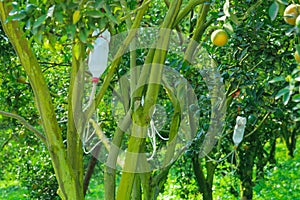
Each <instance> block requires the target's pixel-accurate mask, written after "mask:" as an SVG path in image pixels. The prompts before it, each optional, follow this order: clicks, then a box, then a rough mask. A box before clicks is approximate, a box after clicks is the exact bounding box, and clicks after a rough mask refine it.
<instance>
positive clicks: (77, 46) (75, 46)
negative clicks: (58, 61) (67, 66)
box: [73, 43, 80, 60]
mask: <svg viewBox="0 0 300 200" xmlns="http://www.w3.org/2000/svg"><path fill="white" fill-rule="evenodd" d="M73 48H74V49H73V54H74V56H75V58H76V59H77V60H78V59H79V56H80V45H79V44H78V43H76V44H75V45H74V47H73Z"/></svg>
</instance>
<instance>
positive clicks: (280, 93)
mask: <svg viewBox="0 0 300 200" xmlns="http://www.w3.org/2000/svg"><path fill="white" fill-rule="evenodd" d="M289 92H290V89H289V88H288V87H285V88H283V89H281V90H279V92H278V93H277V94H276V96H275V99H279V98H280V97H281V96H283V95H285V94H286V93H289Z"/></svg>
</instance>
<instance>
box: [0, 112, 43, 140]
mask: <svg viewBox="0 0 300 200" xmlns="http://www.w3.org/2000/svg"><path fill="white" fill-rule="evenodd" d="M0 114H1V115H3V116H6V117H10V118H14V119H16V120H18V121H19V122H20V123H21V124H23V125H24V126H25V127H26V128H27V129H28V130H30V131H32V132H33V133H34V134H35V135H36V136H37V137H38V138H39V139H41V140H42V142H43V143H45V144H46V143H47V140H46V137H45V136H44V135H43V134H42V133H41V132H40V131H38V130H37V129H35V128H34V127H33V126H32V125H31V124H29V123H28V122H27V121H26V120H25V119H24V118H23V117H21V116H20V115H17V114H13V113H9V112H5V111H2V110H0Z"/></svg>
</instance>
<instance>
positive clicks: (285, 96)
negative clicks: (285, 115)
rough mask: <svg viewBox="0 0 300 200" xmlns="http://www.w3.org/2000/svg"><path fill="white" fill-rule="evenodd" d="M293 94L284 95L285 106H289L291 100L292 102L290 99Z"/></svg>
mask: <svg viewBox="0 0 300 200" xmlns="http://www.w3.org/2000/svg"><path fill="white" fill-rule="evenodd" d="M291 94H292V93H291V92H288V93H284V94H283V97H282V100H283V104H284V105H287V104H288V102H289V100H290V98H291Z"/></svg>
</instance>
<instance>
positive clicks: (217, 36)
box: [210, 29, 228, 47]
mask: <svg viewBox="0 0 300 200" xmlns="http://www.w3.org/2000/svg"><path fill="white" fill-rule="evenodd" d="M210 39H211V41H212V43H213V44H214V45H216V46H218V47H221V46H224V45H225V44H227V42H228V34H227V33H226V31H224V30H223V29H217V30H215V31H214V32H213V33H212V34H211V38H210Z"/></svg>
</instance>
